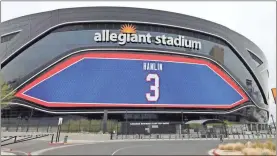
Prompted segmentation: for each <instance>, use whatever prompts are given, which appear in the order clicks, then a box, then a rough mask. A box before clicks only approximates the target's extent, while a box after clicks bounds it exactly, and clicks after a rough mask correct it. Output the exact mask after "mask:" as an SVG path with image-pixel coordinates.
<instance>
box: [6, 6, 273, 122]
mask: <svg viewBox="0 0 277 156" xmlns="http://www.w3.org/2000/svg"><path fill="white" fill-rule="evenodd" d="M88 6H124V7H137V8H149V9H157V10H164V11H170V12H176V13H181V14H187V15H191V16H195V17H199V18H203V19H206V20H209V21H213V22H216V23H218V24H221V25H224V26H226V27H228V28H230V29H232V30H234V31H236V32H238V33H240V34H242V35H243V36H245V37H247V38H248V39H250V40H251V41H253V42H254V43H255V44H256V45H257V46H259V47H260V48H261V49H262V51H263V52H264V53H265V55H266V57H267V60H268V63H269V74H270V77H269V88H273V87H276V2H275V1H271V2H270V1H266V2H264V1H252V2H249V1H248V2H238V1H233V2H228V1H225V2H219V1H209V2H203V1H202V2H200V1H195V2H193V1H162V2H161V1H159V2H157V1H152V2H151V1H150V2H149V1H147V2H146V1H132V2H130V1H104V2H103V1H102V2H101V1H60V2H57V1H56V2H54V1H49V2H47V1H43V2H34V1H30V2H27V1H26V2H19V1H18V2H2V3H1V21H2V22H3V21H6V20H9V19H13V18H16V17H20V16H24V15H28V14H33V13H38V12H44V11H50V10H55V9H61V8H72V7H88ZM273 102H274V100H273V98H272V97H271V99H270V104H269V106H270V112H271V113H272V114H273V115H274V119H275V118H276V105H275V104H273Z"/></svg>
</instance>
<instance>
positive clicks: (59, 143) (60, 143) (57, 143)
mask: <svg viewBox="0 0 277 156" xmlns="http://www.w3.org/2000/svg"><path fill="white" fill-rule="evenodd" d="M68 144H72V143H63V142H55V143H51V142H49V143H48V145H53V146H54V145H68Z"/></svg>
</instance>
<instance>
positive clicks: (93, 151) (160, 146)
mask: <svg viewBox="0 0 277 156" xmlns="http://www.w3.org/2000/svg"><path fill="white" fill-rule="evenodd" d="M219 143H220V142H219V141H218V140H213V141H211V140H209V141H199V140H198V141H197V140H195V141H193V140H189V141H188V140H187V141H182V140H171V141H162V140H161V141H132V142H103V143H90V144H75V145H74V144H73V145H64V146H58V147H51V148H49V149H46V150H42V151H38V152H33V153H32V155H37V154H40V155H207V154H208V151H209V150H210V149H213V148H215V147H216V146H217V145H218V144H219Z"/></svg>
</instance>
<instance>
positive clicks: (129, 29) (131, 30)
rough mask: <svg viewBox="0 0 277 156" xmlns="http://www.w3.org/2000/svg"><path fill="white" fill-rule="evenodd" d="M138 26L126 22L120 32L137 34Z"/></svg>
mask: <svg viewBox="0 0 277 156" xmlns="http://www.w3.org/2000/svg"><path fill="white" fill-rule="evenodd" d="M136 31H137V30H136V27H135V26H134V25H132V24H124V25H122V26H121V29H120V33H123V34H135V33H136Z"/></svg>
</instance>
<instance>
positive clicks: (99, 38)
mask: <svg viewBox="0 0 277 156" xmlns="http://www.w3.org/2000/svg"><path fill="white" fill-rule="evenodd" d="M94 41H95V42H116V43H118V44H119V45H121V46H123V45H125V44H127V43H141V44H156V45H164V46H175V47H183V48H190V49H195V50H200V49H201V47H202V45H201V42H200V41H194V40H190V39H187V38H186V37H185V36H181V35H178V37H175V38H174V37H170V36H166V35H159V36H152V35H151V34H150V33H147V34H138V33H137V31H136V28H135V26H133V25H123V26H122V27H121V31H120V33H112V32H111V31H110V30H102V31H101V32H96V33H95V34H94Z"/></svg>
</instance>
